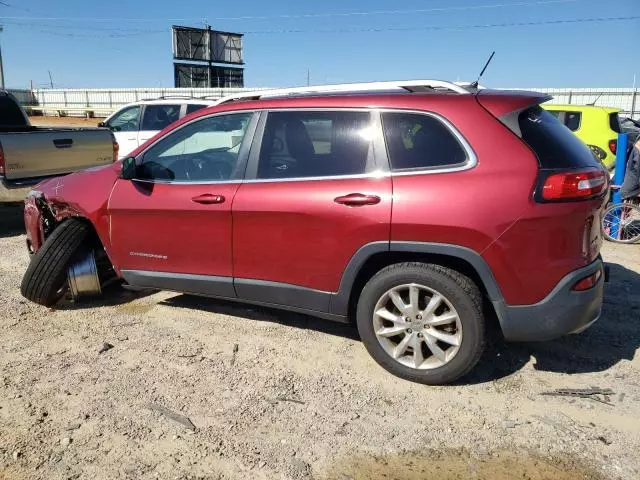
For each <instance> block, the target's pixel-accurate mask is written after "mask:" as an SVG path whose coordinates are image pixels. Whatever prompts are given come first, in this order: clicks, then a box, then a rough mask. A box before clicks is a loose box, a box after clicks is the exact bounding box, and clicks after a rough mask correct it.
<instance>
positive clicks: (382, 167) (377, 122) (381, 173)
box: [243, 107, 389, 183]
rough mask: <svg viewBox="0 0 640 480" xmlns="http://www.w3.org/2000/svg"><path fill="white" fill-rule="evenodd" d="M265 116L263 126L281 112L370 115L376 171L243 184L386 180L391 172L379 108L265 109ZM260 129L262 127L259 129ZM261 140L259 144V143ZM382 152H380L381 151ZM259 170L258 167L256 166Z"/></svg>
mask: <svg viewBox="0 0 640 480" xmlns="http://www.w3.org/2000/svg"><path fill="white" fill-rule="evenodd" d="M262 112H263V115H264V120H263V121H262V122H263V124H265V125H266V121H267V117H268V115H269V113H279V112H320V113H324V112H364V113H369V114H370V116H371V127H373V128H374V129H375V131H376V134H375V136H374V138H373V139H372V140H371V146H372V148H373V156H374V158H373V163H374V165H375V170H373V171H371V172H364V173H357V174H351V175H323V176H317V177H290V178H246V176H245V179H244V182H243V183H274V182H306V181H309V182H316V181H322V180H339V179H343V178H344V179H347V180H348V179H357V178H384V177H388V176H389V172H388V171H387V170H386V169H387V168H388V162H386V146H385V144H384V137H382V136H381V135H382V121H381V119H380V113H379V109H378V108H377V107H302V108H295V107H286V108H277V107H274V108H265V109H264V110H262ZM265 125H263V126H262V130H261V131H259V132H256V134H255V137H254V141H255V142H256V143H259V144H257V145H255V148H256V151H255V153H254V155H255V156H256V158H254V159H253V160H254V162H259V155H260V150H261V149H262V139H263V134H264V126H265ZM258 128H260V126H259V127H258ZM258 140H259V142H258ZM252 147H253V146H252ZM381 149H382V151H379V150H381ZM381 160H385V161H384V164H381V163H380V162H381ZM251 161H252V159H251V157H250V158H249V163H250V164H251ZM254 167H256V170H257V165H254ZM256 173H257V172H256Z"/></svg>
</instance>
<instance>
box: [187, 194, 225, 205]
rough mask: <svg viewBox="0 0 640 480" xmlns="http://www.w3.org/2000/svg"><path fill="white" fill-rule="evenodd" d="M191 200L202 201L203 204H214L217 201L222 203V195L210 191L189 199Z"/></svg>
mask: <svg viewBox="0 0 640 480" xmlns="http://www.w3.org/2000/svg"><path fill="white" fill-rule="evenodd" d="M191 201H192V202H195V203H202V204H203V205H214V204H217V203H224V196H223V195H213V194H212V193H205V194H204V195H198V196H197V197H193V198H192V199H191Z"/></svg>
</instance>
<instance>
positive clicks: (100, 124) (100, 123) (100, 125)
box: [98, 122, 107, 127]
mask: <svg viewBox="0 0 640 480" xmlns="http://www.w3.org/2000/svg"><path fill="white" fill-rule="evenodd" d="M98 126H99V127H106V126H107V124H106V123H104V122H99V123H98Z"/></svg>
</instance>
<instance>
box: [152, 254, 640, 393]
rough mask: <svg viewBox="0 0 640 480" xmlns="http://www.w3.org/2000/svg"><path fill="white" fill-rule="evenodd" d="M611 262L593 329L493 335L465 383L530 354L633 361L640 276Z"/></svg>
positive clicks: (258, 310)
mask: <svg viewBox="0 0 640 480" xmlns="http://www.w3.org/2000/svg"><path fill="white" fill-rule="evenodd" d="M608 265H609V267H610V269H611V278H610V281H609V283H608V284H606V286H605V299H604V307H603V312H602V317H601V318H600V320H599V321H598V322H596V323H595V324H594V325H593V326H592V327H591V328H589V329H588V330H586V331H585V332H583V333H581V334H579V335H568V336H566V337H563V338H560V339H558V340H554V341H550V342H542V343H505V342H504V341H502V339H501V338H498V335H493V336H492V338H491V339H490V341H489V346H488V348H487V349H486V351H485V354H484V355H483V357H482V359H481V360H480V363H479V364H478V366H477V367H476V368H474V369H473V370H472V372H471V373H470V374H469V375H467V376H466V377H465V378H463V379H462V380H461V381H460V384H475V383H484V382H490V381H492V380H497V379H500V378H503V377H506V376H508V375H511V374H513V373H515V372H517V371H518V370H520V369H521V368H522V367H523V366H524V365H525V364H526V363H527V362H529V360H530V359H531V357H533V358H534V359H535V369H536V370H541V371H549V372H562V373H568V374H572V373H586V372H601V371H604V370H607V369H608V368H610V367H612V366H614V365H616V364H617V363H618V362H619V361H620V360H623V359H627V360H631V359H633V356H634V355H635V352H636V350H637V349H638V348H639V347H640V275H638V274H637V273H635V272H634V271H632V270H629V269H627V268H625V267H623V266H621V265H618V264H608ZM163 304H165V305H168V306H172V307H177V308H188V309H197V310H201V311H205V312H210V313H216V314H221V315H230V316H236V317H242V318H247V319H250V320H256V321H267V322H273V323H279V324H283V325H287V326H290V327H294V328H302V329H309V330H315V331H318V332H321V333H327V334H331V335H337V336H342V337H345V338H349V339H352V340H358V339H359V336H358V331H357V330H356V328H355V327H354V326H352V325H345V324H340V323H334V322H331V321H328V320H322V319H318V318H314V317H310V316H306V315H301V314H297V313H293V312H286V311H281V310H277V309H271V308H264V307H255V306H247V305H243V304H239V303H235V302H228V301H222V300H212V299H207V298H200V297H194V296H190V295H178V296H176V297H173V298H170V299H168V300H165V301H164V302H163Z"/></svg>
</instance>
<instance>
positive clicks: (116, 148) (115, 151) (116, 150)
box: [111, 135, 120, 162]
mask: <svg viewBox="0 0 640 480" xmlns="http://www.w3.org/2000/svg"><path fill="white" fill-rule="evenodd" d="M111 141H112V142H113V161H114V162H115V161H117V160H118V153H119V152H120V145H118V142H117V141H116V137H114V136H113V135H111Z"/></svg>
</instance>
